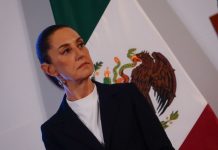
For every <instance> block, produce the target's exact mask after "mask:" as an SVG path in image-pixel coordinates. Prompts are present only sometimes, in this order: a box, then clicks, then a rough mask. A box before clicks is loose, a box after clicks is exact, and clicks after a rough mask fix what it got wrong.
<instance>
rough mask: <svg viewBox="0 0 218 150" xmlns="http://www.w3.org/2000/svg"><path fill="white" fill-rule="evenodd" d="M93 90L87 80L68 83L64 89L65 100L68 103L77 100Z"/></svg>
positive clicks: (91, 84)
mask: <svg viewBox="0 0 218 150" xmlns="http://www.w3.org/2000/svg"><path fill="white" fill-rule="evenodd" d="M93 89H94V83H93V82H92V81H91V80H90V79H89V78H88V79H86V80H83V81H79V82H73V83H72V82H69V83H67V86H65V87H64V90H65V93H66V96H67V99H68V100H70V101H75V100H79V99H81V98H83V97H86V96H87V95H89V94H90V93H91V92H92V91H93Z"/></svg>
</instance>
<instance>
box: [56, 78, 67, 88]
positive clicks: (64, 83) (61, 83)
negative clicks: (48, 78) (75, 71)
mask: <svg viewBox="0 0 218 150" xmlns="http://www.w3.org/2000/svg"><path fill="white" fill-rule="evenodd" d="M56 78H57V80H58V84H59V85H60V86H61V87H64V85H66V83H67V82H66V81H65V80H64V79H63V78H61V77H56Z"/></svg>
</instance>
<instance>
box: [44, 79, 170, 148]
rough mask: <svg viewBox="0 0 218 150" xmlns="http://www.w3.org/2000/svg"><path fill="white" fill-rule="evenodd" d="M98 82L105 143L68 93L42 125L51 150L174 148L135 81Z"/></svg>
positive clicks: (46, 142)
mask: <svg viewBox="0 0 218 150" xmlns="http://www.w3.org/2000/svg"><path fill="white" fill-rule="evenodd" d="M95 84H96V86H97V91H98V94H99V103H100V113H101V121H102V130H103V137H104V142H105V144H104V145H102V144H101V143H100V142H99V141H98V140H97V139H96V137H95V136H94V135H93V134H92V133H91V132H90V131H89V129H88V128H87V127H86V126H85V125H84V124H83V123H82V122H81V121H80V119H79V118H78V116H77V115H76V114H75V113H74V112H73V111H72V110H71V108H70V107H69V106H68V104H67V102H66V96H64V98H63V101H62V104H61V106H60V108H59V110H58V111H57V113H56V114H55V115H54V116H53V117H51V118H50V119H49V120H48V121H46V122H45V123H44V124H43V125H42V126H41V130H42V138H43V141H44V144H45V147H46V149H47V150H160V149H161V150H171V149H173V147H172V145H171V143H170V141H169V139H168V137H167V135H166V133H165V132H164V130H163V128H162V126H161V124H160V122H159V120H158V118H157V117H156V115H155V114H154V113H153V110H152V109H151V108H150V106H149V105H148V103H147V102H146V101H145V99H144V97H143V96H142V94H141V93H140V92H139V91H138V90H137V88H136V87H135V86H134V85H133V84H114V85H105V84H101V83H98V82H95Z"/></svg>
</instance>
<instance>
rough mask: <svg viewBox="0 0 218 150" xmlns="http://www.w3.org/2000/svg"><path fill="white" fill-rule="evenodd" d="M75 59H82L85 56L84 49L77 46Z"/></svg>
mask: <svg viewBox="0 0 218 150" xmlns="http://www.w3.org/2000/svg"><path fill="white" fill-rule="evenodd" d="M75 56H76V57H75V59H76V61H79V60H80V59H82V58H83V57H84V53H83V50H82V49H80V48H75Z"/></svg>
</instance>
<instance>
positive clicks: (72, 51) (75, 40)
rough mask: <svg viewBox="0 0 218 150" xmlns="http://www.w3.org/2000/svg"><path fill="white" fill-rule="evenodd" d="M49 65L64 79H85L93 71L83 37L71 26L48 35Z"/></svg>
mask: <svg viewBox="0 0 218 150" xmlns="http://www.w3.org/2000/svg"><path fill="white" fill-rule="evenodd" d="M49 43H50V49H49V50H48V55H49V57H50V58H51V65H52V66H53V68H54V69H55V71H56V74H57V75H60V76H61V77H62V78H63V79H64V80H66V81H80V80H83V79H87V78H88V77H90V76H91V74H92V72H93V71H94V66H93V62H92V60H91V57H90V55H89V52H88V49H87V48H86V47H85V45H84V42H83V39H82V38H81V37H80V35H79V34H78V33H77V32H75V31H74V30H73V29H71V28H61V29H58V30H57V31H55V32H54V33H53V34H52V35H51V36H50V37H49Z"/></svg>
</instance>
